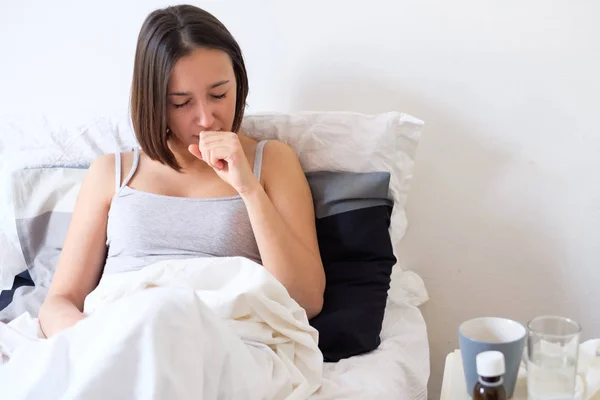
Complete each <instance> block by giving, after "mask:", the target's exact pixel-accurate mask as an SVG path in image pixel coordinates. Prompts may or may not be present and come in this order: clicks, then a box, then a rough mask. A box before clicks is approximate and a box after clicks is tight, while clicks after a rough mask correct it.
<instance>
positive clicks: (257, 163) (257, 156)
mask: <svg viewBox="0 0 600 400" xmlns="http://www.w3.org/2000/svg"><path fill="white" fill-rule="evenodd" d="M267 142H268V140H261V141H260V142H258V144H257V145H256V152H255V153H254V176H256V179H258V180H260V171H261V170H262V161H263V152H264V149H265V145H266V144H267Z"/></svg>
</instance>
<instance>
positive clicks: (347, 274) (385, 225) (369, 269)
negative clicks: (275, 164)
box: [306, 172, 396, 362]
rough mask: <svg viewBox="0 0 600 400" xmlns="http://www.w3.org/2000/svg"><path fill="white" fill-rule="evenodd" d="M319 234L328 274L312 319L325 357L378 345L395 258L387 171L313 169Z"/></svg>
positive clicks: (347, 354)
mask: <svg viewBox="0 0 600 400" xmlns="http://www.w3.org/2000/svg"><path fill="white" fill-rule="evenodd" d="M306 176H307V179H308V182H309V185H310V187H311V190H312V193H313V200H314V203H315V211H316V217H317V221H316V225H317V236H318V240H319V249H320V251H321V257H322V259H323V265H324V268H325V276H326V288H325V299H324V304H323V310H322V311H321V313H320V314H319V315H317V316H316V317H314V318H313V319H311V320H310V324H311V325H312V326H313V327H314V328H316V329H317V330H318V331H319V348H320V349H321V352H322V353H323V356H324V358H325V361H334V362H335V361H339V360H340V359H343V358H348V357H351V356H354V355H358V354H362V353H366V352H369V351H372V350H374V349H376V348H377V347H378V346H379V344H380V342H381V340H380V336H379V335H380V333H381V325H382V322H383V316H384V313H385V306H386V302H387V292H388V290H389V287H390V276H391V273H392V267H393V266H394V265H395V264H396V258H395V257H394V252H393V249H392V243H391V239H390V235H389V230H388V229H389V225H390V217H391V212H392V207H393V201H392V200H391V199H390V198H389V197H388V191H389V180H390V174H389V173H387V172H373V173H350V172H313V173H307V174H306Z"/></svg>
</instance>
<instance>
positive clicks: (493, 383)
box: [473, 376, 506, 400]
mask: <svg viewBox="0 0 600 400" xmlns="http://www.w3.org/2000/svg"><path fill="white" fill-rule="evenodd" d="M473 400H506V390H505V389H504V385H503V379H502V377H501V376H497V377H490V378H485V377H480V378H479V382H477V384H476V385H475V387H474V388H473Z"/></svg>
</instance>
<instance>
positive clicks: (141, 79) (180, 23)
mask: <svg viewBox="0 0 600 400" xmlns="http://www.w3.org/2000/svg"><path fill="white" fill-rule="evenodd" d="M197 48H209V49H217V50H221V51H224V52H225V53H227V54H228V55H229V57H230V58H231V63H232V64H233V71H234V74H235V79H236V84H237V96H236V105H235V117H234V119H233V126H232V127H231V130H232V131H233V132H237V131H238V130H239V129H240V126H241V124H242V118H243V117H244V108H245V106H246V98H247V96H248V76H247V75H246V66H245V65H244V59H243V57H242V51H241V50H240V47H239V45H238V44H237V42H236V41H235V39H234V38H233V36H232V35H231V33H229V31H228V30H227V28H225V26H224V25H223V24H222V23H221V22H220V21H219V20H218V19H217V18H215V17H214V16H213V15H212V14H210V13H209V12H207V11H204V10H202V9H200V8H198V7H194V6H191V5H179V6H171V7H167V8H164V9H160V10H156V11H154V12H152V13H151V14H150V15H148V17H147V18H146V20H145V21H144V24H143V25H142V28H141V30H140V34H139V36H138V41H137V47H136V51H135V62H134V67H133V82H132V85H131V120H132V123H133V129H134V131H135V136H136V138H137V140H138V142H139V144H140V146H141V147H142V150H144V152H145V153H146V154H147V155H148V157H150V158H151V159H153V160H157V161H160V162H161V163H163V164H166V165H168V166H170V167H171V168H173V169H175V170H177V171H180V170H181V167H180V165H179V163H177V160H176V159H175V156H174V155H173V153H172V152H171V150H170V149H169V146H168V145H167V139H168V135H167V84H168V82H169V77H170V75H171V70H172V68H173V67H174V65H175V63H176V62H177V61H178V60H179V59H180V58H181V57H183V56H185V55H188V54H189V53H191V52H192V51H193V50H194V49H197Z"/></svg>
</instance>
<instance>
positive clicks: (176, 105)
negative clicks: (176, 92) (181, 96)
mask: <svg viewBox="0 0 600 400" xmlns="http://www.w3.org/2000/svg"><path fill="white" fill-rule="evenodd" d="M188 104H190V100H187V101H185V102H183V103H179V104H177V103H173V105H174V106H175V108H181V107H185V106H187V105H188Z"/></svg>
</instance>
